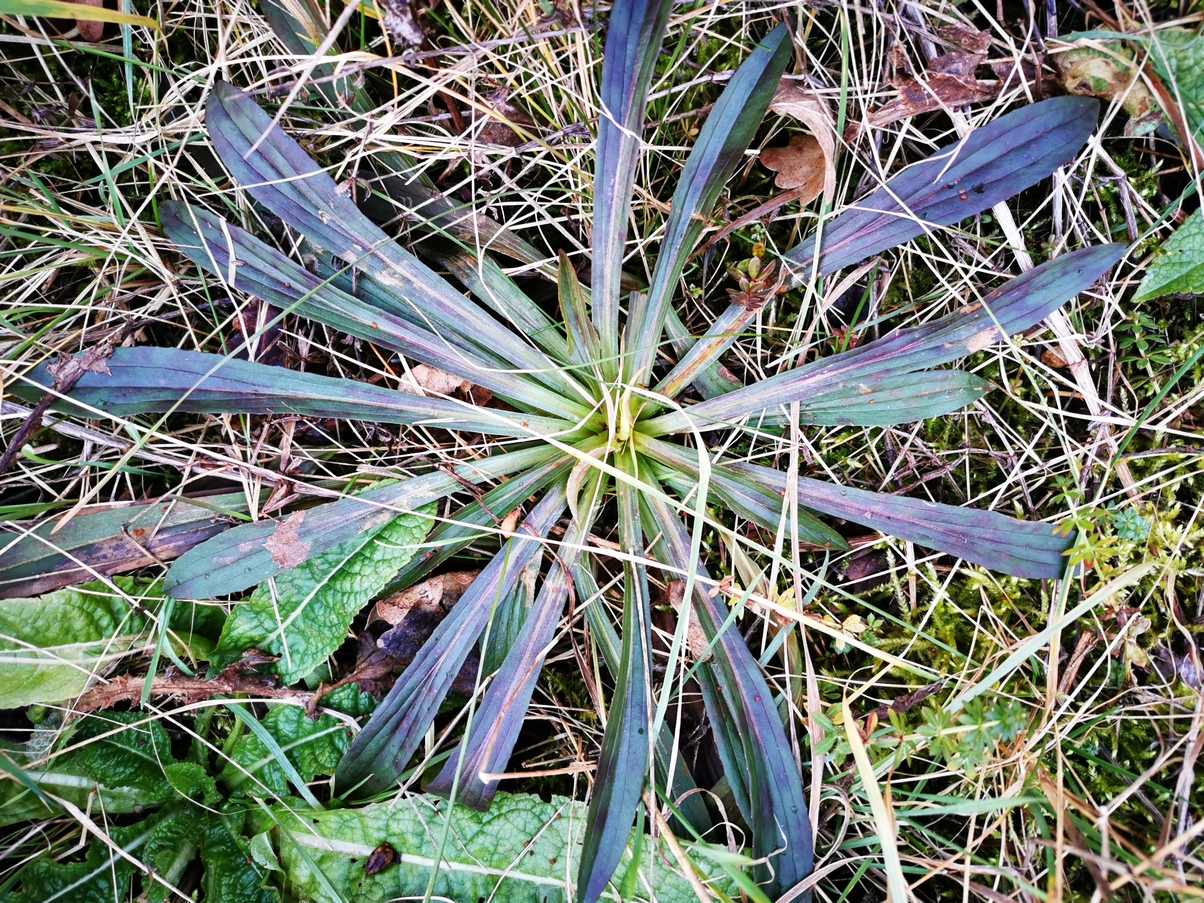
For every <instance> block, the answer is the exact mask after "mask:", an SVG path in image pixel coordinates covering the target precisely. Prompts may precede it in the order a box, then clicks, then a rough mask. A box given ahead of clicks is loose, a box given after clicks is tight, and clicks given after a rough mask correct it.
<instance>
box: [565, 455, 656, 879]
mask: <svg viewBox="0 0 1204 903" xmlns="http://www.w3.org/2000/svg"><path fill="white" fill-rule="evenodd" d="M626 457H627V460H628V461H629V462H634V460H635V458H634V456H632V455H631V454H630V453H628V454H627V455H626ZM627 470H628V472H629V473H632V474H633V475H634V473H635V467H634V464H633V463H632V464H630V465H629V466H628V468H627ZM615 489H616V493H617V495H618V507H619V544H620V546H621V547H622V548H623V550H624V551H626V552H627V553H629V554H630V555H631V556H632V559H631V560H625V561H624V562H623V634H622V636H623V640H622V644H623V645H622V651H621V653H620V659H619V668H618V672H617V673H616V675H615V691H614V695H613V696H612V697H611V704H610V712H609V714H608V717H607V722H606V733H605V734H604V735H603V738H602V754H601V755H600V756H599V758H598V768H597V771H596V772H595V774H594V789H593V793H592V794H591V795H590V800H589V812H588V814H587V815H586V819H585V844H584V846H583V847H582V849H581V862H580V865H579V867H578V872H577V899H578V901H579V903H595V901H596V900H597V899H598V898H599V897H601V896H602V891H604V890H605V889H606V885H607V883H608V882H609V881H610V878H611V876H612V875H613V874H614V871H615V868H616V867H617V866H618V864H619V860H620V859H621V858H622V856H623V851H624V849H626V847H627V842H628V840H629V839H630V837H631V825H632V822H633V821H634V820H635V813H636V809H637V808H638V807H639V803H640V795H641V793H642V791H643V789H644V781H645V779H646V778H647V776H648V771H649V755H648V753H649V746H650V744H649V735H648V729H649V727H650V714H651V713H650V711H649V707H648V699H649V696H650V695H651V671H652V661H651V655H650V649H651V646H652V633H651V630H652V611H651V607H650V605H649V592H648V572H647V569H646V568H645V566H644V565H643V564H642V563H641V559H643V557H644V536H643V531H642V529H641V527H640V503H639V497H638V495H637V492H636V490H635V489H634V488H633V487H632V486H631V485H629V484H628V483H622V482H620V483H618V484H617V485H616V487H615Z"/></svg>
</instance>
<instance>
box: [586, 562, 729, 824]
mask: <svg viewBox="0 0 1204 903" xmlns="http://www.w3.org/2000/svg"><path fill="white" fill-rule="evenodd" d="M573 585H574V586H575V587H576V588H577V599H578V600H579V604H581V603H585V602H586V601H587V600H590V599H597V598H598V596H599V594H600V590H599V589H598V582H597V581H596V580H595V579H594V575H593V568H592V561H591V560H590V558H589V557H588V556H583V557H582V561H581V563H580V564H579V565H578V566H577V567H576V568H575V569H574V570H573ZM585 616H586V618H587V619H588V620H589V628H590V635H591V637H592V638H593V640H594V642H595V644H596V645H597V648H598V651H599V652H601V653H602V660H603V661H604V662H605V663H606V667H607V668H608V669H609V670H610V673H611V674H618V673H619V666H620V662H621V659H622V655H623V648H622V645H623V644H622V640H620V639H619V634H618V631H616V630H615V628H614V625H613V624H611V623H610V618H609V617H608V616H607V613H606V609H605V608H604V606H602V605H600V604H589V605H586V606H585ZM676 745H677V740H676V739H675V738H674V736H673V731H672V729H671V728H670V726H669V725H668V724H661V729H660V733H659V734H657V737H656V743H655V745H654V747H653V757H654V762H655V767H656V771H655V775H654V776H655V778H656V781H657V792H658V793H661V794H663V795H664V796H666V797H668V798H669V799H671V800H674V801H676V804H677V807H678V811H679V812H680V813H681V815H682V818H683V819H684V820H685V822H686V824H688V825H689V827H690V829H692V830H693V831H695V832H697V833H698V834H705V833H706V832H707V831H709V830H710V829H711V816H710V813H708V812H707V807H706V805H705V804H704V803H703V801H702V797H701V796H700V795H699V794H698V793H697V792H696V791H697V789H698V785H697V784H696V783H695V782H694V776H693V775H691V774H690V770H689V768H687V767H686V763H685V761H684V760H683V759H682V757H681V756H680V755H675V753H674V748H675V747H676ZM671 766H672V769H673V774H672V781H671V782H670V785H669V786H667V787H666V786H665V785H664V783H663V782H664V776H665V775H668V774H669V769H670V767H671ZM676 823H677V821H676V819H674V820H672V821H671V822H670V824H676ZM683 830H685V829H684V828H683Z"/></svg>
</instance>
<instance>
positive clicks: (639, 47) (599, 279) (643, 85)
mask: <svg viewBox="0 0 1204 903" xmlns="http://www.w3.org/2000/svg"><path fill="white" fill-rule="evenodd" d="M672 6H673V4H672V0H618V2H616V3H615V4H614V5H613V6H612V7H611V9H610V25H609V27H608V29H607V33H606V48H605V56H604V58H603V61H602V82H601V95H602V96H601V110H600V113H599V116H598V146H597V156H596V159H597V163H596V168H595V172H594V223H593V226H594V228H593V248H594V257H593V260H592V266H593V279H592V283H591V285H592V291H591V295H592V300H593V321H594V328H595V329H596V330H597V332H598V337H599V338H600V340H601V342H602V353H603V366H604V368H605V375H606V377H607V378H608V379H613V378H614V377H615V376H616V375H617V373H618V366H617V363H618V353H619V295H620V282H621V281H622V277H623V256H624V250H625V247H626V244H627V216H628V213H629V212H630V209H631V196H632V193H633V191H634V190H635V168H636V160H637V159H638V157H639V152H640V143H641V136H642V135H643V133H644V108H645V105H646V104H647V101H648V89H649V86H650V85H651V82H652V73H653V70H654V68H655V66H656V60H657V56H658V55H659V54H660V49H661V42H662V41H663V40H664V37H665V28H666V27H667V26H668V24H669V13H670V10H671V9H672Z"/></svg>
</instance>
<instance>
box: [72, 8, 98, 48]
mask: <svg viewBox="0 0 1204 903" xmlns="http://www.w3.org/2000/svg"><path fill="white" fill-rule="evenodd" d="M75 2H77V3H80V4H82V5H83V6H96V7H103V6H104V0H75ZM75 27H76V28H78V29H79V36H80V37H81V38H83V39H84V40H85V41H99V40H100V39H101V38H103V37H104V36H105V23H104V22H95V21H93V20H91V19H76V20H75Z"/></svg>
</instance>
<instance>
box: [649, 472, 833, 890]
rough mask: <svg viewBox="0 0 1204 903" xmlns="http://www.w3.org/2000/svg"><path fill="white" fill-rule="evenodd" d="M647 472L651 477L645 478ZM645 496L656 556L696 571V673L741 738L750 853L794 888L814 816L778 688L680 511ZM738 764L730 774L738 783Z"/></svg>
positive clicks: (725, 725)
mask: <svg viewBox="0 0 1204 903" xmlns="http://www.w3.org/2000/svg"><path fill="white" fill-rule="evenodd" d="M646 479H647V477H646ZM640 503H641V506H642V510H643V516H644V519H645V524H644V533H645V534H646V535H657V534H659V535H660V540H659V542H657V543H656V544H655V545H654V546H653V547H652V552H653V554H654V555H655V556H656V558H657V559H658V560H660V561H661V562H663V563H664V564H665V565H666V566H668V567H669V568H672V569H674V570H675V571H676V572H678V573H685V574H693V575H694V576H695V579H694V592H693V600H692V601H693V611H694V614H695V615H696V617H697V618H698V622H699V625H700V626H701V627H702V629H703V632H704V633H705V634H706V636H707V640H708V641H709V642H710V643H711V656H710V658H709V659H707V660H705V661H702V662H699V663H698V673H701V672H702V671H703V670H704V669H714V673H713V675H712V676H713V678H714V683H715V686H714V689H715V690H717V692H718V693H719V695H720V696H722V698H723V701H724V702H725V703H726V708H727V711H726V712H725V711H723V710H722V707H716V706H715V705H714V702H715V700H714V699H711V698H710V694H705V693H704V695H703V701H704V702H708V700H709V704H708V706H707V713H708V715H709V716H710V718H711V721H712V724H713V725H714V726H715V728H716V738H717V739H718V738H719V737H720V736H721V734H720V733H719V731H720V730H723V731H725V733H724V734H723V735H722V736H724V737H726V738H727V739H728V740H730V741H735V740H736V739H737V738H738V741H739V743H740V745H741V748H740V751H739V753H736V752H735V751H734V750H732V751H731V752H732V754H733V755H739V756H740V758H741V760H742V764H743V765H744V773H746V774H747V776H748V777H747V783H748V790H749V792H748V804H749V808H750V811H749V813H748V821H749V825H750V827H751V828H752V831H753V840H752V848H753V855H754V856H756V857H757V858H758V859H761V858H764V859H766V860H767V861H768V863H769V865H768V866H759V867H758V880H759V881H760V882H762V883H764V884H767V885H768V889H769V892H770V893H771V894H775V895H776V894H780V893H783V892H785V890H786V889H787V888H790V887H793V886H794V885H795V884H797V883H798V882H799V881H801V880H802V879H803V878H805V877H807V875H808V874H809V873H810V871H811V863H812V856H813V851H812V834H811V820H810V817H809V816H808V814H807V805H806V802H805V800H804V797H803V783H802V777H801V776H800V774H799V767H798V764H797V763H796V762H795V760H794V755H793V753H792V752H791V748H790V743H789V741H788V740H787V738H786V732H785V730H784V729H783V727H782V720H781V716H780V715H779V714H778V710H777V706H776V705H775V703H774V698H773V694H772V692H771V691H770V689H769V684H768V683H766V681H765V676H764V675H763V674H762V673H761V668H760V665H759V664H758V663H757V660H756V658H754V657H753V655H752V654H751V653H750V652H749V651H748V647H747V646H746V645H745V643H744V638H743V637H742V636H741V635H740V631H739V630H738V629H737V627H736V625H735V624H734V623H731V622H730V620H729V617H728V614H729V612H728V610H727V607H726V606H725V605H724V604H723V603H722V602H720V601H719V600H718V598H716V597H713V596H711V594H710V592H709V590H710V589H711V588H713V586H714V581H713V580H711V578H710V577H709V575H708V574H707V573H706V570H705V569H704V568H703V567H702V566H701V565H700V564H699V563H697V562H696V561H693V560H692V556H691V555H690V536H689V533H688V532H687V531H686V528H685V526H684V525H683V524H682V522H681V520H680V518H679V516H678V514H677V512H675V511H674V510H673V509H672V508H671V507H670V506H669V505H668V504H667V503H666V502H665V501H664V499H663V498H662V497H661V496H660V495H659V494H658V493H652V492H650V493H645V494H644V495H643V496H641V499H640ZM740 775H741V771H739V770H738V771H736V773H735V774H730V773H729V777H728V780H729V782H730V783H731V784H732V785H733V786H734V785H735V784H736V783H737V782H738V781H739V780H741V777H740Z"/></svg>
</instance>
